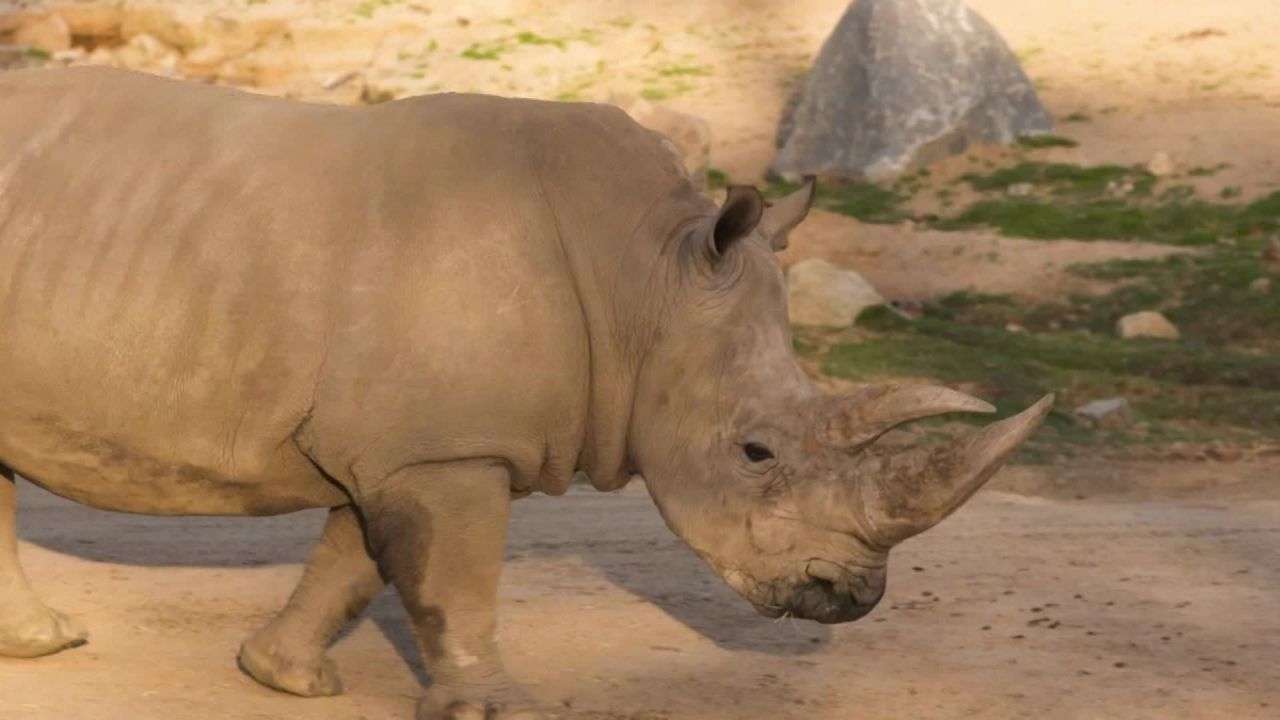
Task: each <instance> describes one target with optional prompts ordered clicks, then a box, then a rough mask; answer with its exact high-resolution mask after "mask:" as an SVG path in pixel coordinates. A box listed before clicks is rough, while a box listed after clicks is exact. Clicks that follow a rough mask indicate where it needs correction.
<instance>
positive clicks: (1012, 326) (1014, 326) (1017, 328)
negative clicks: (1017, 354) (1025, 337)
mask: <svg viewBox="0 0 1280 720" xmlns="http://www.w3.org/2000/svg"><path fill="white" fill-rule="evenodd" d="M1004 329H1005V330H1006V331H1008V332H1011V333H1025V332H1026V331H1027V329H1026V328H1024V327H1022V326H1021V325H1019V324H1018V323H1008V324H1007V325H1005V326H1004Z"/></svg>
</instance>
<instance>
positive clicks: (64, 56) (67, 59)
mask: <svg viewBox="0 0 1280 720" xmlns="http://www.w3.org/2000/svg"><path fill="white" fill-rule="evenodd" d="M88 56H89V54H88V53H86V52H85V51H84V48H81V47H73V48H68V49H66V50H59V51H58V52H56V53H54V54H53V59H54V60H56V61H58V62H60V63H68V64H71V63H81V62H84V59H85V58H86V57H88Z"/></svg>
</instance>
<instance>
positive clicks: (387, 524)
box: [361, 460, 545, 720]
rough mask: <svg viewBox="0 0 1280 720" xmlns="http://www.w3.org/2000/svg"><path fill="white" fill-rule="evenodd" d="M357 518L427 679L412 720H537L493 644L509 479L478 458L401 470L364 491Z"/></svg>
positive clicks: (502, 470)
mask: <svg viewBox="0 0 1280 720" xmlns="http://www.w3.org/2000/svg"><path fill="white" fill-rule="evenodd" d="M361 510H362V511H363V512H364V515H365V518H366V520H367V525H368V532H369V540H370V544H371V546H372V548H373V551H374V554H375V557H376V558H377V559H378V565H379V567H380V568H381V570H382V573H383V575H384V576H386V577H387V578H388V580H390V581H391V583H392V584H393V585H394V586H395V588H396V591H397V592H398V593H399V595H400V599H401V600H402V601H403V603H404V607H405V610H406V611H407V613H408V615H409V619H410V621H411V623H412V624H413V630H414V639H415V640H416V641H417V644H418V649H419V651H420V652H421V654H422V659H423V664H424V665H425V666H426V669H427V673H428V675H429V676H430V683H429V684H428V686H427V689H426V692H425V695H424V697H423V698H422V699H421V700H420V701H419V703H418V709H417V720H470V719H472V718H475V719H477V720H479V719H480V718H483V719H484V720H542V718H544V717H545V716H544V715H543V714H541V713H539V712H538V710H537V708H536V705H535V703H534V702H533V701H532V700H531V699H530V697H529V696H528V695H526V694H525V692H524V691H523V690H521V689H520V688H519V687H518V686H517V685H515V684H514V683H513V682H511V680H510V679H508V677H507V674H506V671H505V670H504V668H503V666H502V661H501V659H500V658H499V656H498V652H497V645H496V642H495V640H494V631H495V629H496V610H497V599H498V598H497V594H498V577H499V575H500V573H501V570H502V550H503V544H504V543H505V540H506V530H507V519H508V517H509V515H510V510H511V478H510V473H509V471H508V470H507V469H506V468H505V467H504V466H502V465H501V464H498V463H494V462H488V461H482V460H474V461H464V462H454V463H443V464H420V465H411V466H408V467H405V468H403V469H402V470H400V471H399V472H397V473H395V474H393V475H392V476H391V477H389V478H387V479H386V480H385V481H383V482H382V483H380V486H379V487H376V488H370V492H369V493H368V496H367V498H364V499H362V501H361Z"/></svg>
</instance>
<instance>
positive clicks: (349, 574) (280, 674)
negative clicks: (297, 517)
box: [239, 505, 386, 697]
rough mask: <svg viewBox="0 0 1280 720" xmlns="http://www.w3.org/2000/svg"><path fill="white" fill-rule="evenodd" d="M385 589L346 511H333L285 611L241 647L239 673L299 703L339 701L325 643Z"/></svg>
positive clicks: (338, 688)
mask: <svg viewBox="0 0 1280 720" xmlns="http://www.w3.org/2000/svg"><path fill="white" fill-rule="evenodd" d="M385 586H386V583H385V582H383V580H382V578H381V577H380V576H379V575H378V568H377V566H376V565H375V564H374V562H373V560H372V559H370V557H369V553H368V552H367V551H366V549H365V542H364V532H363V530H361V528H360V522H359V519H358V518H357V517H356V513H355V510H354V509H353V508H352V507H351V506H350V505H347V506H343V507H338V508H334V509H332V510H330V511H329V517H328V519H326V520H325V524H324V533H323V534H322V535H321V536H320V542H319V543H318V544H317V545H316V547H315V548H314V549H313V550H312V551H311V555H310V556H309V557H308V558H307V564H306V568H305V569H304V570H303V573H302V581H301V582H300V583H298V587H297V588H296V589H295V590H294V591H293V595H292V596H290V598H289V602H288V603H287V604H286V605H285V607H284V610H281V611H280V614H279V615H277V616H276V617H275V618H274V619H273V620H272V621H271V622H270V623H268V624H267V625H265V626H264V627H263V628H262V629H261V630H259V631H258V632H256V633H254V635H253V637H251V638H249V639H248V640H246V641H245V643H244V644H243V645H241V646H240V657H239V661H240V667H241V668H243V669H244V671H245V672H246V673H248V674H249V676H250V677H252V678H253V679H255V680H257V681H258V682H260V683H262V684H263V685H266V686H267V687H271V688H275V689H276V690H283V691H285V692H288V693H293V694H294V695H302V696H303V697H318V696H324V695H338V694H340V693H341V692H342V680H341V679H340V678H339V677H338V668H337V666H336V665H335V664H334V662H333V661H332V660H330V659H329V657H328V656H327V655H326V654H325V651H326V650H327V649H328V647H329V642H330V641H331V640H332V639H333V636H334V635H335V634H337V632H338V631H339V630H341V629H342V628H343V626H345V625H346V624H347V623H348V622H350V621H351V620H353V619H355V618H356V617H358V616H359V615H360V613H362V612H364V609H365V608H366V607H368V605H369V603H370V602H372V601H373V599H374V598H375V597H377V596H378V593H380V592H381V591H382V588H383V587H385Z"/></svg>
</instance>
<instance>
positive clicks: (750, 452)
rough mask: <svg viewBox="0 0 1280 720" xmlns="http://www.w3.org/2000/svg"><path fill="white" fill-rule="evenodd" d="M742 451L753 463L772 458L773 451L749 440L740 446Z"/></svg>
mask: <svg viewBox="0 0 1280 720" xmlns="http://www.w3.org/2000/svg"><path fill="white" fill-rule="evenodd" d="M742 453H743V454H744V455H746V456H747V459H748V460H750V461H751V462H753V463H758V462H764V461H765V460H772V459H773V451H772V450H770V449H769V448H767V447H765V446H764V445H761V444H760V443H754V442H749V443H747V444H746V445H743V446H742Z"/></svg>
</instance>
